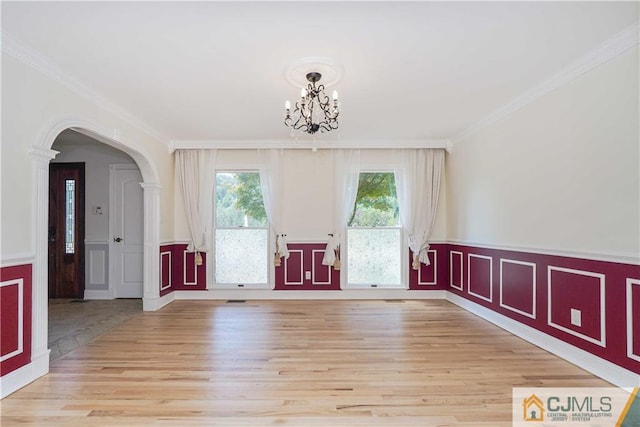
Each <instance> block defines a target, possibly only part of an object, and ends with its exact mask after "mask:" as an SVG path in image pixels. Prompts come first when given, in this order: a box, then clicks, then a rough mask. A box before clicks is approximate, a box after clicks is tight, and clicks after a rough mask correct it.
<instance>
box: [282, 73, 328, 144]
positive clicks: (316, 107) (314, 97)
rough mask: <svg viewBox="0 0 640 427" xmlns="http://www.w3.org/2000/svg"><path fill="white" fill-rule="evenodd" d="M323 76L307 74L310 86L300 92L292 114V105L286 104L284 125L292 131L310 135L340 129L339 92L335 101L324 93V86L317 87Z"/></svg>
mask: <svg viewBox="0 0 640 427" xmlns="http://www.w3.org/2000/svg"><path fill="white" fill-rule="evenodd" d="M321 77H322V74H320V73H317V72H311V73H308V74H307V80H308V81H309V85H308V86H307V87H306V88H302V90H301V91H300V99H299V100H298V101H297V102H296V108H295V109H294V110H293V113H291V103H290V102H289V101H288V100H287V102H286V103H285V104H284V108H285V117H284V124H285V125H286V126H288V127H290V128H292V129H295V130H299V131H301V132H306V133H308V134H310V135H313V134H315V133H316V132H318V131H320V133H324V132H329V131H331V130H334V129H338V115H339V114H340V104H339V102H338V92H337V91H335V90H334V91H333V96H332V98H333V100H331V99H329V97H328V96H327V95H326V94H325V93H324V85H321V84H319V85H317V86H316V83H317V82H318V81H320V78H321Z"/></svg>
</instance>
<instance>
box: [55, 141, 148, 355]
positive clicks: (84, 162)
mask: <svg viewBox="0 0 640 427" xmlns="http://www.w3.org/2000/svg"><path fill="white" fill-rule="evenodd" d="M52 149H53V150H55V151H58V152H59V153H58V154H57V155H56V157H55V158H54V159H53V160H52V161H51V163H50V164H49V172H50V173H49V188H50V192H49V230H48V236H49V259H48V262H49V305H48V308H49V314H48V322H49V325H48V333H49V335H48V347H49V350H50V358H49V360H50V361H51V362H53V361H54V360H56V359H58V358H60V357H62V356H64V355H66V354H67V353H69V352H71V351H73V350H74V349H76V348H78V347H80V346H82V345H85V344H86V343H88V342H89V341H91V340H92V339H94V338H95V337H97V336H99V335H101V334H102V333H104V332H106V331H107V330H109V329H111V328H113V327H115V326H117V325H119V324H121V323H122V322H124V321H126V320H129V319H131V318H132V317H135V316H136V315H138V314H140V313H141V312H142V296H143V291H142V288H143V287H142V283H143V259H142V258H143V236H142V232H143V194H142V191H143V190H142V187H141V186H140V183H141V182H142V176H141V174H140V170H139V168H138V166H137V165H136V163H135V161H134V160H133V158H131V157H130V156H129V155H128V154H126V153H124V152H123V151H121V150H118V149H116V148H113V147H111V146H109V145H107V144H103V143H101V142H99V141H96V140H94V139H93V138H91V137H89V136H86V135H84V134H81V133H78V132H76V131H74V130H72V129H67V130H64V131H63V132H62V133H60V135H58V137H57V138H56V140H55V142H54V144H53V146H52ZM116 236H117V237H116ZM136 300H137V301H136Z"/></svg>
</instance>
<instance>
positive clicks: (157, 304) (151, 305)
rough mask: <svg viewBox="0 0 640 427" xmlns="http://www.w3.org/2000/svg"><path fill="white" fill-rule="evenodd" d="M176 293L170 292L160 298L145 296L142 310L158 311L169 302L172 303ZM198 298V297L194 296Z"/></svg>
mask: <svg viewBox="0 0 640 427" xmlns="http://www.w3.org/2000/svg"><path fill="white" fill-rule="evenodd" d="M175 294H176V293H175V292H170V293H168V294H166V295H164V296H161V297H159V298H143V299H142V310H143V311H156V310H160V309H161V308H162V307H164V306H165V305H167V304H170V303H172V302H173V301H174V300H175V299H176V295H175ZM194 299H196V298H194Z"/></svg>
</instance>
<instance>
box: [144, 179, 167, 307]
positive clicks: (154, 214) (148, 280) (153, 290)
mask: <svg viewBox="0 0 640 427" xmlns="http://www.w3.org/2000/svg"><path fill="white" fill-rule="evenodd" d="M140 185H141V186H142V189H143V191H144V196H143V198H144V218H145V221H144V278H143V300H142V307H143V310H144V311H155V310H157V309H158V308H160V302H159V298H160V190H161V188H162V187H161V186H160V185H159V184H156V183H141V184H140Z"/></svg>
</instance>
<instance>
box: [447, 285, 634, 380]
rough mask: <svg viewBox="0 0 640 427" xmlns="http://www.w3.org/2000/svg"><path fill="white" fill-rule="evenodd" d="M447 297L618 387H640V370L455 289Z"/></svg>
mask: <svg viewBox="0 0 640 427" xmlns="http://www.w3.org/2000/svg"><path fill="white" fill-rule="evenodd" d="M446 299H447V300H448V301H450V302H452V303H453V304H456V305H457V306H459V307H462V308H463V309H465V310H467V311H468V312H470V313H473V314H475V315H477V316H480V317H482V318H483V319H485V320H487V321H489V322H491V323H493V324H494V325H497V326H499V327H501V328H502V329H504V330H506V331H509V332H511V333H512V334H514V335H516V336H518V337H520V338H522V339H524V340H526V341H529V342H530V343H532V344H534V345H536V346H538V347H540V348H543V349H545V350H547V351H548V352H550V353H553V354H555V355H556V356H558V357H561V358H563V359H565V360H567V361H569V362H571V363H573V364H575V365H577V366H579V367H581V368H583V369H584V370H586V371H589V372H591V373H592V374H594V375H597V376H598V377H600V378H602V379H604V380H607V381H609V382H610V383H612V384H614V385H616V386H618V387H638V386H640V371H635V372H634V371H631V370H629V369H625V368H624V367H621V366H618V365H617V364H614V363H611V362H609V361H607V360H604V359H602V358H600V357H597V356H595V355H593V354H592V353H590V352H588V351H585V350H582V349H579V348H576V347H575V346H573V345H571V344H568V343H566V342H564V341H562V340H560V339H558V338H555V337H552V336H550V335H548V334H545V333H543V332H540V331H539V330H537V329H535V328H532V327H530V326H527V325H524V324H522V323H521V322H518V321H516V320H513V319H511V318H509V317H507V316H504V315H502V314H500V313H496V312H495V311H493V310H491V309H489V308H487V307H484V306H482V305H480V304H476V303H474V302H471V301H469V300H468V299H466V298H464V297H461V296H459V295H457V294H454V293H452V292H449V293H447V297H446Z"/></svg>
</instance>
